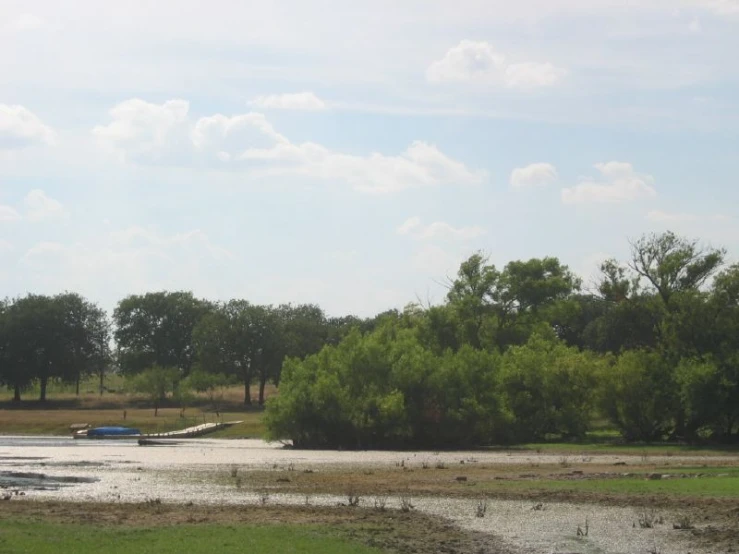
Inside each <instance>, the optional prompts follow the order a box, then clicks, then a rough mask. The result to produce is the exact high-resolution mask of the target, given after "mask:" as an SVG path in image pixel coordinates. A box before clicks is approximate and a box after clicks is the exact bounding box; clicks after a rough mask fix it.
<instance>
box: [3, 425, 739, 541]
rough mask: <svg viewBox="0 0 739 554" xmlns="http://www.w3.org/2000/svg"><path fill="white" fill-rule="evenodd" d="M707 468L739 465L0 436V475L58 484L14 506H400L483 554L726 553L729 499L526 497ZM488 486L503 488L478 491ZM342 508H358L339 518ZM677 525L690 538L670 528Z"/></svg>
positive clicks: (396, 509) (731, 514)
mask: <svg viewBox="0 0 739 554" xmlns="http://www.w3.org/2000/svg"><path fill="white" fill-rule="evenodd" d="M709 463H710V464H711V468H716V467H718V468H726V471H730V470H732V468H736V466H739V458H738V457H737V456H729V455H727V456H710V458H707V457H705V456H700V455H698V456H693V455H677V456H650V457H649V459H648V460H646V459H644V458H643V457H642V458H640V457H639V456H631V457H629V456H618V455H604V456H582V457H578V456H572V457H568V458H567V459H563V457H562V456H560V455H553V454H546V453H539V454H537V453H534V452H516V451H511V452H503V451H497V452H441V453H435V452H415V453H409V452H336V451H299V450H293V449H284V448H282V447H281V445H275V444H267V443H264V442H262V441H256V440H218V439H195V440H192V441H182V442H179V443H178V444H176V445H171V446H170V445H165V446H153V447H140V446H138V445H137V444H136V443H135V442H132V443H123V442H121V441H114V442H113V441H112V442H111V443H105V442H97V441H95V442H94V443H92V444H89V443H87V442H86V441H73V440H71V439H60V438H54V439H51V438H49V439H43V438H39V437H34V438H23V437H0V474H5V475H16V476H18V475H36V476H38V475H43V476H44V477H43V479H41V480H42V481H47V482H48V483H57V484H59V485H62V484H63V485H64V486H49V487H34V486H33V483H27V484H25V485H24V484H23V483H21V482H16V483H14V484H12V483H10V484H8V486H7V487H6V490H12V489H15V490H16V491H18V490H21V489H22V490H23V492H24V493H25V495H24V496H22V497H18V498H13V499H12V502H13V503H16V502H17V503H28V504H29V505H34V504H36V503H34V502H29V500H42V501H45V502H59V501H64V502H67V503H69V505H70V506H71V505H73V504H74V505H78V504H79V503H80V502H82V503H91V502H94V503H103V504H105V505H119V506H131V505H135V506H151V505H157V506H168V508H167V509H169V510H173V511H177V510H178V509H179V508H176V506H180V507H183V506H186V505H187V504H192V505H193V506H198V505H201V506H210V507H215V506H219V508H218V510H219V511H220V510H226V509H227V507H231V508H232V509H238V510H240V509H242V508H243V507H244V506H250V507H252V508H253V507H255V506H256V507H259V510H264V509H267V507H269V508H270V509H271V510H273V512H272V514H273V516H274V517H276V518H279V519H280V520H283V519H284V520H288V521H289V520H291V519H292V517H293V516H291V515H290V513H291V510H292V513H293V515H294V514H297V513H304V512H305V510H310V509H312V510H318V511H321V510H328V511H331V512H333V511H336V510H338V511H339V512H341V513H342V514H355V515H357V514H360V513H365V514H370V513H376V512H378V513H382V514H387V513H390V514H395V516H398V517H399V516H400V515H401V514H403V512H402V511H401V508H402V507H403V506H405V507H406V508H408V507H409V505H412V509H409V510H410V513H415V514H420V515H424V516H428V517H432V518H436V519H435V521H436V520H439V518H441V520H443V521H446V522H449V523H450V524H453V526H454V528H455V529H458V530H464V531H465V532H469V533H470V535H469V536H470V537H472V536H474V537H478V538H479V537H481V536H488V537H491V541H493V542H492V543H491V544H493V543H494V544H495V548H496V550H486V551H490V552H501V551H506V552H530V553H542V554H549V553H554V552H557V553H560V552H562V553H564V552H580V553H603V554H632V553H635V552H654V551H658V552H669V553H674V554H679V553H682V554H687V553H688V552H692V553H693V554H699V553H706V554H708V553H715V552H729V551H731V550H730V549H731V548H732V544H733V545H737V544H739V542H734V541H736V540H739V534H736V535H733V534H732V533H731V529H732V526H733V528H734V529H735V530H736V529H739V499H737V498H736V497H731V496H730V497H728V498H722V499H715V498H690V499H688V500H687V501H686V499H684V498H679V497H671V496H659V495H657V496H655V497H650V496H635V495H631V496H629V495H628V494H626V495H613V496H612V497H610V496H609V495H607V494H600V495H597V494H594V495H590V496H589V495H587V494H583V495H577V494H572V493H571V492H568V490H567V488H566V487H565V488H564V489H563V490H560V491H559V492H558V493H556V494H554V493H552V494H547V493H546V491H542V490H537V489H536V486H537V484H538V483H539V482H541V483H545V482H546V481H547V480H549V479H558V480H566V479H573V480H574V479H576V480H578V481H580V480H584V479H607V478H608V477H607V476H609V475H620V474H624V473H627V472H628V473H629V474H631V473H634V472H636V473H639V472H645V473H648V472H653V471H654V470H655V468H665V467H668V468H695V467H703V466H707V464H709ZM685 471H687V469H686V470H685ZM706 471H708V470H706ZM604 475H605V476H606V477H603V476H604ZM650 475H652V474H650ZM660 478H661V475H660ZM668 478H670V476H669V474H665V479H668ZM647 479H649V477H647ZM508 481H510V482H508ZM499 483H502V484H504V485H507V486H508V488H502V489H495V488H492V489H491V488H489V487H488V485H494V484H499ZM532 483H533V485H532ZM514 485H515V486H514ZM532 486H533V488H532ZM555 492H556V491H555ZM350 497H353V499H354V500H355V501H356V503H357V504H358V505H359V506H358V508H359V509H356V508H352V507H350V506H349V504H351V503H352V502H351V500H350ZM563 500H567V501H563ZM380 507H384V510H380V509H379V508H380ZM362 508H364V510H362ZM80 509H81V508H80ZM111 509H114V508H111ZM183 509H184V508H183ZM481 512H482V513H481ZM321 513H323V512H321ZM279 514H281V515H279ZM376 515H377V514H376ZM332 517H333V516H332ZM363 517H364V516H363ZM373 517H374V516H373ZM377 517H382V518H385V517H386V515H382V516H379V515H377ZM403 517H410V516H403ZM732 518H733V519H732ZM686 521H688V522H690V526H691V527H694V528H693V529H686V530H677V529H674V528H673V527H674V526H675V525H678V524H679V523H680V522H683V523H684V522H686ZM647 524H648V525H647ZM496 541H497V542H496ZM460 552H461V551H460Z"/></svg>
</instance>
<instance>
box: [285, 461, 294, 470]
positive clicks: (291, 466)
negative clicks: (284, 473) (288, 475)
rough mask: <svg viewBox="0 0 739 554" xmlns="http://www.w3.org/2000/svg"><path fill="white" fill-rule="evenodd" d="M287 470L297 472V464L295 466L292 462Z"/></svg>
mask: <svg viewBox="0 0 739 554" xmlns="http://www.w3.org/2000/svg"><path fill="white" fill-rule="evenodd" d="M287 470H288V471H295V464H293V463H292V462H290V463H289V464H287Z"/></svg>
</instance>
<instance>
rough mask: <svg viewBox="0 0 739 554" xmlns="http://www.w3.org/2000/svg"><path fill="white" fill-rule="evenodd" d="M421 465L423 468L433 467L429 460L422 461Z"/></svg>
mask: <svg viewBox="0 0 739 554" xmlns="http://www.w3.org/2000/svg"><path fill="white" fill-rule="evenodd" d="M421 467H422V468H423V469H428V468H429V467H431V466H430V465H429V463H428V462H422V463H421Z"/></svg>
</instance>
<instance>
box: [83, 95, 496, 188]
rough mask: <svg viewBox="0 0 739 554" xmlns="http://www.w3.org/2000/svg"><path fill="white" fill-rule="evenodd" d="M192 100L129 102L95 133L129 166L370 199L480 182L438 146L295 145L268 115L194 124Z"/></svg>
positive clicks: (476, 172)
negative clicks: (315, 185)
mask: <svg viewBox="0 0 739 554" xmlns="http://www.w3.org/2000/svg"><path fill="white" fill-rule="evenodd" d="M188 111H189V105H188V103H187V102H185V101H184V100H170V101H168V102H165V103H164V104H161V105H157V104H151V103H148V102H144V101H143V100H138V99H134V100H127V101H125V102H122V103H121V104H119V105H118V106H116V107H115V108H114V109H113V110H111V116H112V118H113V122H111V123H110V124H108V125H106V126H98V127H95V128H94V129H93V131H92V132H93V134H94V135H95V136H96V137H97V138H98V140H99V141H100V142H101V143H102V144H103V145H104V146H105V147H107V148H109V149H111V150H112V151H114V152H117V153H118V154H119V156H120V158H121V159H122V160H124V161H130V162H135V163H141V164H171V165H181V166H197V165H203V164H204V165H208V164H212V163H215V162H216V161H217V162H218V167H219V168H226V167H228V168H231V169H233V170H236V171H245V172H247V173H249V174H254V175H259V176H269V175H298V176H305V177H309V178H314V179H326V180H338V181H344V182H346V183H348V184H350V185H352V186H353V187H354V188H356V189H357V190H360V191H362V192H368V193H389V192H395V191H399V190H402V189H406V188H412V187H423V186H437V185H445V184H479V183H481V182H483V180H484V179H485V178H486V177H487V174H486V173H485V172H484V171H479V170H470V169H468V168H467V167H466V166H465V165H464V164H463V163H461V162H458V161H456V160H453V159H452V158H450V157H448V156H446V155H445V154H444V153H442V152H441V151H440V150H439V149H438V148H437V147H436V146H435V145H432V144H428V143H426V142H423V141H415V142H413V143H411V145H410V146H409V147H408V148H407V149H406V150H405V151H404V152H402V153H401V154H400V155H397V156H387V155H384V154H380V153H372V154H370V155H368V156H356V155H349V154H342V153H340V152H335V151H332V150H329V149H328V148H326V147H324V146H322V145H320V144H315V143H312V142H304V143H301V144H294V143H292V142H290V141H289V139H288V138H286V137H285V136H283V135H281V134H279V133H278V132H277V131H276V130H275V129H274V128H273V127H272V125H271V124H270V123H269V121H267V119H266V118H265V116H264V115H263V114H259V113H247V114H242V115H235V116H232V117H227V116H224V115H221V114H216V115H213V116H208V117H201V118H200V119H198V120H197V121H195V122H192V121H191V119H190V118H189V117H188Z"/></svg>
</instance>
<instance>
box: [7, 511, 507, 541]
mask: <svg viewBox="0 0 739 554" xmlns="http://www.w3.org/2000/svg"><path fill="white" fill-rule="evenodd" d="M2 516H3V518H15V519H24V520H31V521H45V522H53V523H62V524H81V525H95V526H101V525H104V526H128V527H157V526H168V525H178V524H190V525H207V524H239V523H242V524H249V525H272V524H278V523H279V524H288V525H321V526H326V527H328V528H330V529H331V532H332V533H335V534H336V535H338V536H341V537H344V538H349V539H351V540H354V541H358V542H361V543H363V544H366V545H369V546H373V547H376V548H380V549H382V550H384V551H386V552H390V553H411V554H436V553H444V554H513V553H514V552H515V551H514V550H512V549H511V548H510V547H508V546H506V545H504V544H503V543H502V542H501V541H500V540H499V539H497V538H496V537H493V536H490V535H489V534H485V533H476V532H471V531H464V530H461V529H459V528H457V527H455V526H453V525H451V524H450V523H449V522H447V521H445V520H443V519H441V518H436V517H433V516H428V515H425V514H421V513H417V512H409V513H402V512H399V511H395V510H375V509H363V508H349V507H343V508H339V507H337V508H330V507H321V506H253V505H250V506H203V505H197V504H187V505H182V504H162V503H157V502H152V501H149V502H143V503H137V504H108V503H71V502H37V501H29V500H17V501H12V502H7V503H4V504H3V506H2Z"/></svg>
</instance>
